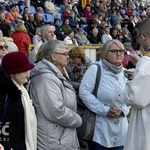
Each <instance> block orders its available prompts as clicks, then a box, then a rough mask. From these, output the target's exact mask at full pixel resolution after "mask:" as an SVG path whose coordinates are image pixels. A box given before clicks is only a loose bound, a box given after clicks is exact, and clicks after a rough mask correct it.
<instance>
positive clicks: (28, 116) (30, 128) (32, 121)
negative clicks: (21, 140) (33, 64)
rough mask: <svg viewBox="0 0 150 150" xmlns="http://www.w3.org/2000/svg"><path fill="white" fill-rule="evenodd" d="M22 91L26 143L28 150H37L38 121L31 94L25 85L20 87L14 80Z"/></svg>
mask: <svg viewBox="0 0 150 150" xmlns="http://www.w3.org/2000/svg"><path fill="white" fill-rule="evenodd" d="M12 81H13V82H14V84H15V85H16V86H17V88H18V89H19V90H20V91H21V93H22V94H21V100H22V104H23V108H24V123H25V143H26V149H27V150H36V149H37V148H36V145H37V120H36V115H35V111H34V108H33V105H32V102H31V99H30V97H29V94H28V92H27V90H26V89H25V87H24V86H23V85H19V84H18V83H17V82H16V81H15V80H14V79H12Z"/></svg>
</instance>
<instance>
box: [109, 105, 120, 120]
mask: <svg viewBox="0 0 150 150" xmlns="http://www.w3.org/2000/svg"><path fill="white" fill-rule="evenodd" d="M121 114H122V110H121V109H119V108H117V107H116V106H111V107H110V108H109V111H108V114H107V117H108V118H118V117H119V116H120V115H121Z"/></svg>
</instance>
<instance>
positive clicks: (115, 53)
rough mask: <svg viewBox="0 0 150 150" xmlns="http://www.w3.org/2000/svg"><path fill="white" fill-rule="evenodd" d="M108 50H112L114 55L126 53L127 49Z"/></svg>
mask: <svg viewBox="0 0 150 150" xmlns="http://www.w3.org/2000/svg"><path fill="white" fill-rule="evenodd" d="M108 52H111V53H112V54H113V55H118V54H120V55H124V54H125V52H126V50H125V49H110V50H108Z"/></svg>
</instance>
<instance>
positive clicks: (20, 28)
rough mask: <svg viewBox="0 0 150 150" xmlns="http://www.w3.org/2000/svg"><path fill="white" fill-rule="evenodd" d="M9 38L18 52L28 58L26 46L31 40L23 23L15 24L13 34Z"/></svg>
mask: <svg viewBox="0 0 150 150" xmlns="http://www.w3.org/2000/svg"><path fill="white" fill-rule="evenodd" d="M11 38H12V39H13V40H14V43H15V44H16V45H17V46H18V49H19V51H21V52H23V53H24V54H25V55H26V56H28V46H29V44H31V39H30V36H29V34H28V33H27V29H26V27H25V26H24V24H23V23H18V24H16V26H15V32H14V33H13V34H12V35H11Z"/></svg>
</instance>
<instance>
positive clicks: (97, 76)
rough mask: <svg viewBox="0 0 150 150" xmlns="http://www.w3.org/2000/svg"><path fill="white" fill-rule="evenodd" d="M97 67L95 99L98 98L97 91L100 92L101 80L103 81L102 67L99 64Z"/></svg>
mask: <svg viewBox="0 0 150 150" xmlns="http://www.w3.org/2000/svg"><path fill="white" fill-rule="evenodd" d="M95 65H97V74H96V79H95V87H94V90H93V94H94V95H95V97H97V90H98V87H99V83H100V79H101V67H100V65H99V64H95Z"/></svg>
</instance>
